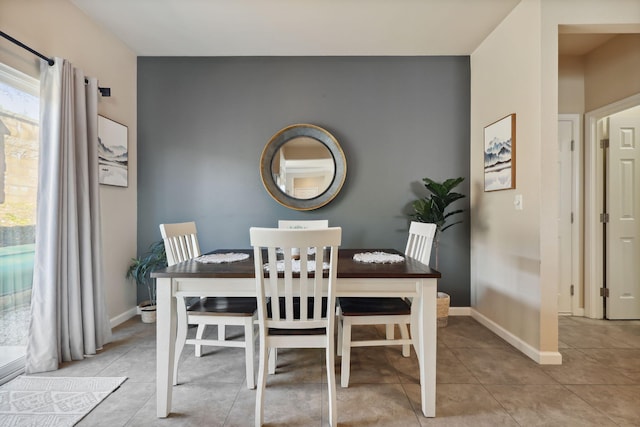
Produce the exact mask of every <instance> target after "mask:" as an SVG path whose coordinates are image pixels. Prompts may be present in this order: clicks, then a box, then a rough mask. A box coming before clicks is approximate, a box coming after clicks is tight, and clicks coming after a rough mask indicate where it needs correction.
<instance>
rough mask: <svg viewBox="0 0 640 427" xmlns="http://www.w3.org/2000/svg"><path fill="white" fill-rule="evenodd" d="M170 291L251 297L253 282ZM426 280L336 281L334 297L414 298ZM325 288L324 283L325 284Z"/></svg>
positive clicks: (207, 282) (188, 285) (190, 283)
mask: <svg viewBox="0 0 640 427" xmlns="http://www.w3.org/2000/svg"><path fill="white" fill-rule="evenodd" d="M172 282H173V283H172V285H173V286H172V288H173V292H174V296H175V295H180V296H201V297H207V296H229V297H251V296H255V295H256V283H255V279H251V278H244V279H229V278H226V279H225V278H220V279H218V278H174V279H172ZM428 282H430V280H428V279H394V278H384V279H370V278H368V279H338V284H337V289H336V296H337V297H399V296H400V297H408V298H413V297H417V296H418V295H419V294H420V290H421V288H422V286H424V285H426V284H427V283H428ZM325 287H326V283H325Z"/></svg>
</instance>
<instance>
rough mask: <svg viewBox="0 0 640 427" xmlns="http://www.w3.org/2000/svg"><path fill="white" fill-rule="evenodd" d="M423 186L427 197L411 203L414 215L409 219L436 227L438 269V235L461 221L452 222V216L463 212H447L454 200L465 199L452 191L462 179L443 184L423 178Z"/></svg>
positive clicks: (435, 240)
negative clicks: (426, 191) (427, 192)
mask: <svg viewBox="0 0 640 427" xmlns="http://www.w3.org/2000/svg"><path fill="white" fill-rule="evenodd" d="M422 181H423V182H424V186H425V187H426V189H427V190H429V193H430V194H429V195H427V196H426V197H423V198H422V199H418V200H416V201H414V202H413V210H414V213H413V214H412V215H411V217H413V218H415V220H416V221H420V222H428V223H433V224H435V225H436V235H435V238H434V248H435V252H436V269H437V268H438V245H439V242H440V234H441V233H442V232H443V231H445V230H446V229H448V228H449V227H453V226H454V225H456V224H460V223H461V222H462V221H456V222H451V221H452V218H451V217H452V216H454V215H457V214H460V213H462V212H464V210H463V209H455V210H448V209H449V207H450V205H451V204H452V203H453V202H455V201H456V200H459V199H462V198H463V197H466V196H465V195H464V194H461V193H456V192H455V191H453V189H454V188H456V187H457V186H458V185H459V184H460V183H461V182H462V181H464V178H463V177H459V178H451V179H447V180H445V181H444V182H438V181H434V180H432V179H430V178H423V179H422Z"/></svg>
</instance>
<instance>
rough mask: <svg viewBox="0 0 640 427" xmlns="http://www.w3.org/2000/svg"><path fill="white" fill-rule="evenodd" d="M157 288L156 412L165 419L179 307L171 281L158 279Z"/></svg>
mask: <svg viewBox="0 0 640 427" xmlns="http://www.w3.org/2000/svg"><path fill="white" fill-rule="evenodd" d="M156 286H157V295H156V298H157V308H156V310H157V317H156V396H157V407H156V412H157V416H158V418H165V417H167V416H168V415H169V413H170V412H171V392H172V387H171V385H172V384H173V364H174V363H175V361H174V353H175V346H176V307H177V306H176V299H175V298H174V297H173V289H172V288H173V283H172V281H171V279H169V278H161V279H156Z"/></svg>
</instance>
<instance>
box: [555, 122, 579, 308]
mask: <svg viewBox="0 0 640 427" xmlns="http://www.w3.org/2000/svg"><path fill="white" fill-rule="evenodd" d="M573 128H574V122H573V121H572V120H566V119H563V118H562V117H561V118H559V120H558V179H559V182H558V188H559V189H560V200H559V203H558V256H559V260H558V274H559V277H558V314H573V306H572V288H571V285H572V284H573V283H572V275H571V270H572V251H571V219H572V209H571V208H572V206H571V201H572V192H571V183H572V177H573V163H572V151H571V148H572V144H573V143H574V142H573V141H575V140H576V139H575V136H574V129H573Z"/></svg>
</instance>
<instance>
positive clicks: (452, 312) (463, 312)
mask: <svg viewBox="0 0 640 427" xmlns="http://www.w3.org/2000/svg"><path fill="white" fill-rule="evenodd" d="M449 316H471V307H449Z"/></svg>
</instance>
